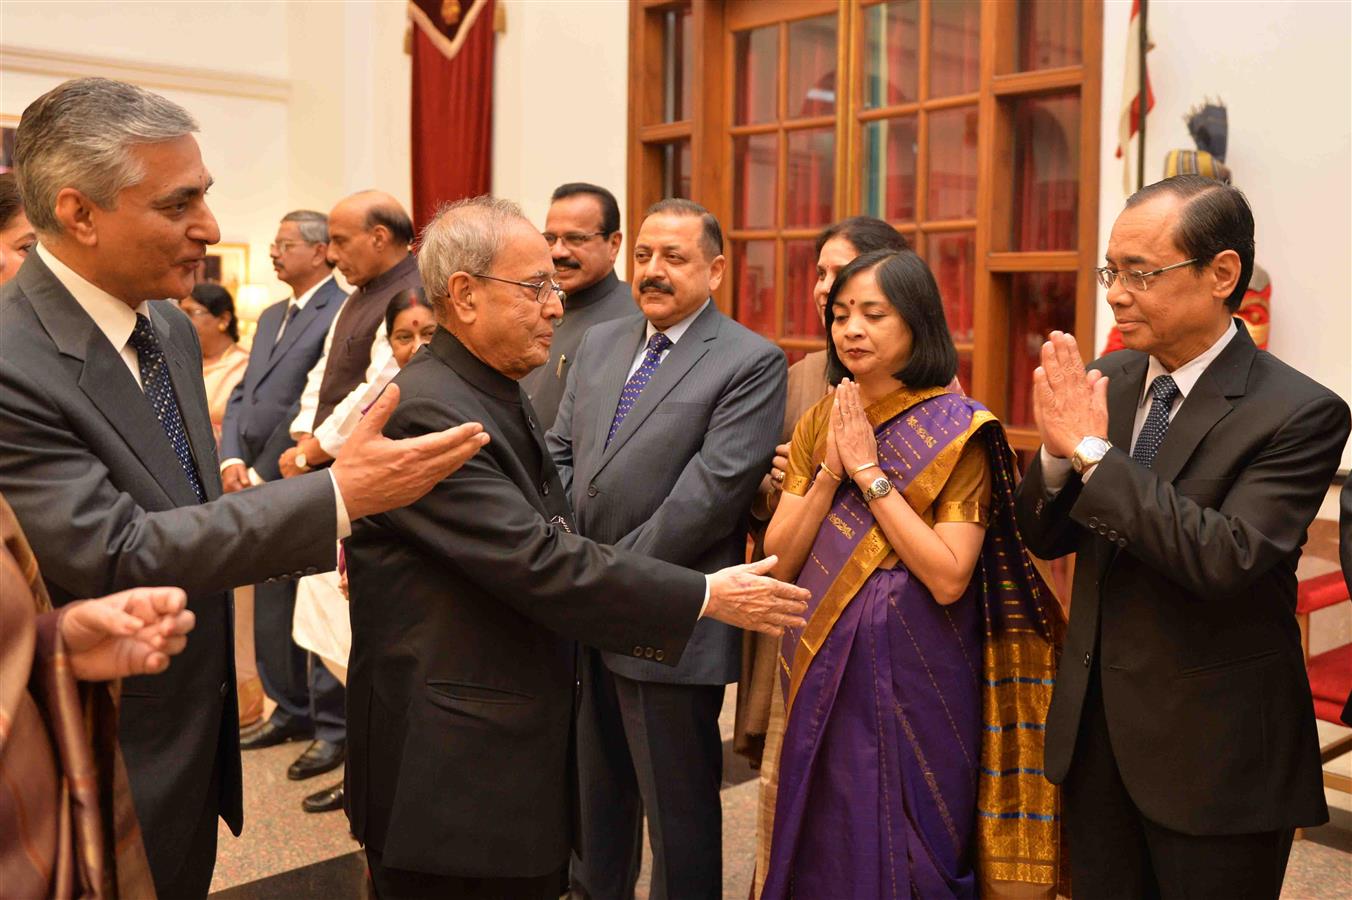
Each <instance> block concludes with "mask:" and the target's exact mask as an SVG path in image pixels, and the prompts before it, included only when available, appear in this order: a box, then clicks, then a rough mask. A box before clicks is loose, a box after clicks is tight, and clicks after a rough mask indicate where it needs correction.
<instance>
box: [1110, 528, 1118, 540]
mask: <svg viewBox="0 0 1352 900" xmlns="http://www.w3.org/2000/svg"><path fill="white" fill-rule="evenodd" d="M1108 540H1110V541H1114V542H1116V541H1117V532H1116V531H1111V530H1110V531H1109V532H1108Z"/></svg>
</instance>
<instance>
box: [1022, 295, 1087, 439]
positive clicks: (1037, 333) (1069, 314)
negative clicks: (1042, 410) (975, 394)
mask: <svg viewBox="0 0 1352 900" xmlns="http://www.w3.org/2000/svg"><path fill="white" fill-rule="evenodd" d="M1055 330H1060V331H1074V330H1075V273H1074V272H1029V273H1020V274H1017V275H1011V276H1009V379H1008V384H1009V395H1008V398H1007V399H1008V401H1009V406H1008V409H1009V416H1008V417H1007V420H1006V422H1005V424H1006V425H1009V426H1011V427H1016V428H1017V427H1031V426H1033V425H1034V422H1033V370H1034V369H1036V368H1037V367H1038V365H1039V364H1040V363H1041V359H1042V343H1043V342H1044V341H1045V340H1046V339H1047V334H1048V333H1049V332H1051V331H1055Z"/></svg>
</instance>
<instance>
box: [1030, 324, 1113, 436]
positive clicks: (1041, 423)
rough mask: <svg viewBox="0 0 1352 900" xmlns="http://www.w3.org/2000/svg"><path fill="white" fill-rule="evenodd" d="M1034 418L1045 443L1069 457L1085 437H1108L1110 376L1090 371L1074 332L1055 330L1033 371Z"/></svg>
mask: <svg viewBox="0 0 1352 900" xmlns="http://www.w3.org/2000/svg"><path fill="white" fill-rule="evenodd" d="M1033 418H1034V420H1035V421H1036V422H1037V430H1038V432H1039V433H1040V434H1041V436H1042V446H1043V447H1045V448H1047V452H1048V453H1050V454H1051V455H1052V456H1056V457H1060V458H1062V459H1065V458H1066V457H1069V456H1070V455H1072V454H1073V453H1074V452H1075V447H1076V446H1077V445H1078V444H1079V443H1080V441H1081V440H1083V439H1084V438H1085V437H1088V436H1090V435H1094V436H1096V437H1102V438H1106V437H1107V436H1108V377H1107V376H1106V375H1104V374H1103V373H1102V372H1099V371H1097V370H1094V371H1089V372H1086V371H1085V368H1084V361H1083V360H1082V359H1081V358H1080V347H1079V344H1077V343H1076V342H1075V338H1074V336H1073V335H1070V334H1068V333H1065V332H1061V331H1053V332H1052V333H1051V334H1050V335H1048V336H1047V342H1046V343H1045V344H1043V345H1042V365H1040V366H1038V367H1037V368H1036V369H1034V370H1033Z"/></svg>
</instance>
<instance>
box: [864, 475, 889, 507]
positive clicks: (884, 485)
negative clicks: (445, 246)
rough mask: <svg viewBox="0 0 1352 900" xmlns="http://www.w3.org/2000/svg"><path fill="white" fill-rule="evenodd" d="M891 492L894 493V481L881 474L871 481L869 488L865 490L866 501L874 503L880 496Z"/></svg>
mask: <svg viewBox="0 0 1352 900" xmlns="http://www.w3.org/2000/svg"><path fill="white" fill-rule="evenodd" d="M890 493H892V482H890V481H888V480H887V478H886V477H885V476H882V475H879V476H878V477H877V478H875V479H873V480H872V481H871V482H869V486H868V490H866V491H864V502H865V503H872V502H873V501H874V500H877V499H878V498H879V497H886V496H887V495H888V494H890Z"/></svg>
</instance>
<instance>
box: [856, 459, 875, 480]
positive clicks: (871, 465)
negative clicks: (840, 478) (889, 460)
mask: <svg viewBox="0 0 1352 900" xmlns="http://www.w3.org/2000/svg"><path fill="white" fill-rule="evenodd" d="M865 469H878V470H879V471H881V470H882V466H880V465H878V464H877V463H876V462H871V463H864V464H863V465H862V466H855V467H854V468H853V469H851V470H850V477H851V478H853V477H854V476H856V475H858V474H859V473H860V472H863V471H864V470H865Z"/></svg>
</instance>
